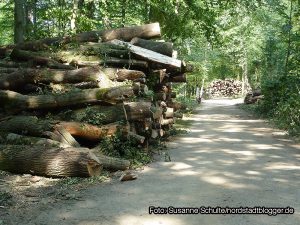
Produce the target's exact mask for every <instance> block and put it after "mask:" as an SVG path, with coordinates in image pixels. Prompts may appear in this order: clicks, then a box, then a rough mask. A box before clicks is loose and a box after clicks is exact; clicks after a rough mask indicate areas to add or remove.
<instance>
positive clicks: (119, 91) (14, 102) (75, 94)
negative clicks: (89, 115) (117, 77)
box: [0, 86, 134, 112]
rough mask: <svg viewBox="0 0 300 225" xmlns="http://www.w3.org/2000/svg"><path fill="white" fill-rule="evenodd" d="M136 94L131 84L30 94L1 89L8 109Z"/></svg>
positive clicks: (2, 101)
mask: <svg viewBox="0 0 300 225" xmlns="http://www.w3.org/2000/svg"><path fill="white" fill-rule="evenodd" d="M132 96H134V90H133V87H131V86H119V87H113V88H95V89H86V90H80V91H72V92H68V93H63V94H60V95H57V94H48V95H37V96H29V95H22V94H19V93H17V92H14V91H0V104H1V105H2V106H3V108H4V109H6V110H8V111H14V112H18V111H21V110H25V109H51V108H59V107H64V106H72V105H80V104H85V103H94V102H98V101H100V100H101V101H105V102H116V101H119V100H121V99H124V97H132Z"/></svg>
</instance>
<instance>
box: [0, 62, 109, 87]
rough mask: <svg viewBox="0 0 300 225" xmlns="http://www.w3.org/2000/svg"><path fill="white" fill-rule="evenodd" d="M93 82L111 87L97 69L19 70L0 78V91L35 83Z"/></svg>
mask: <svg viewBox="0 0 300 225" xmlns="http://www.w3.org/2000/svg"><path fill="white" fill-rule="evenodd" d="M89 81H91V82H95V83H97V84H98V87H101V88H108V87H111V86H112V83H111V81H109V80H108V78H107V77H106V76H105V74H104V73H103V72H102V71H101V70H100V69H99V68H91V67H87V68H82V69H77V70H67V71H64V70H51V69H45V70H38V69H22V70H21V69H20V70H17V71H15V72H13V73H11V74H9V75H6V76H0V89H7V90H19V89H20V88H22V87H24V86H25V85H26V84H35V83H43V84H49V83H54V84H57V83H81V82H89Z"/></svg>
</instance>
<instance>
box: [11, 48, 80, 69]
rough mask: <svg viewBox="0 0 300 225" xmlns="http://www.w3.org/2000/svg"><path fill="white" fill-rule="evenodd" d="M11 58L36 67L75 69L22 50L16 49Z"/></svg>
mask: <svg viewBox="0 0 300 225" xmlns="http://www.w3.org/2000/svg"><path fill="white" fill-rule="evenodd" d="M10 58H11V59H12V60H16V61H30V62H32V64H33V65H35V66H45V67H48V68H52V69H65V70H72V69H75V68H74V67H72V66H69V65H64V64H61V63H59V62H57V61H55V60H53V59H50V58H47V57H43V56H40V55H39V54H37V53H34V52H28V51H24V50H20V49H14V50H13V51H12V52H11V54H10Z"/></svg>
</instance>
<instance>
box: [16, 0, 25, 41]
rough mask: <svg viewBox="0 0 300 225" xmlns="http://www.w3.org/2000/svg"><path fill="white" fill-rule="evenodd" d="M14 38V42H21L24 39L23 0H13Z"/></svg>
mask: <svg viewBox="0 0 300 225" xmlns="http://www.w3.org/2000/svg"><path fill="white" fill-rule="evenodd" d="M14 2H15V10H14V24H15V26H14V40H15V43H16V44H21V43H23V42H24V39H25V28H26V26H25V21H26V20H25V3H26V1H25V0H14Z"/></svg>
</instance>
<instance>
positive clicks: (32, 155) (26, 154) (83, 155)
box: [0, 145, 102, 177]
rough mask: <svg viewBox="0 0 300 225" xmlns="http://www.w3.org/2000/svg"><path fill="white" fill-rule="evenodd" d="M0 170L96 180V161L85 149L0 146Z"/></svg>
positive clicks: (99, 170) (99, 168)
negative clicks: (90, 177)
mask: <svg viewBox="0 0 300 225" xmlns="http://www.w3.org/2000/svg"><path fill="white" fill-rule="evenodd" d="M0 146H1V147H0V169H1V170H4V171H9V172H12V173H20V174H24V173H30V174H33V175H40V176H48V177H89V176H98V175H100V173H101V171H102V165H101V163H100V161H99V159H98V158H97V157H96V156H95V155H94V154H93V153H92V152H91V151H90V150H89V149H87V148H65V149H63V148H49V147H43V146H31V145H29V146H18V145H0Z"/></svg>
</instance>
